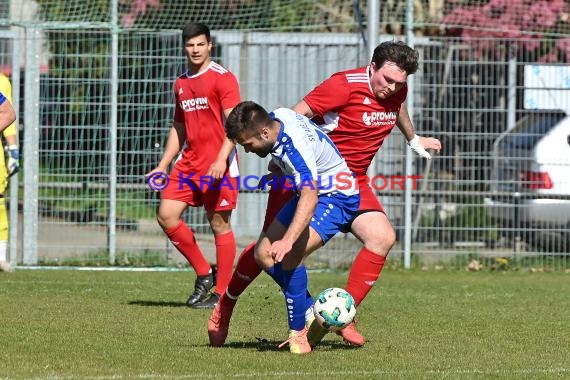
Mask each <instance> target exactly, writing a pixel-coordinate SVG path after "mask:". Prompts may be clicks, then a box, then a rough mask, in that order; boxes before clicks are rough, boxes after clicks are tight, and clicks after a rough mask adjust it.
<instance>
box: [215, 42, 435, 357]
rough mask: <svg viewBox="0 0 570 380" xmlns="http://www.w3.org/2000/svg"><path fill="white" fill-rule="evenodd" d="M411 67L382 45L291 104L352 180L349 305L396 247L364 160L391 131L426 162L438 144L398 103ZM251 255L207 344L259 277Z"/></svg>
mask: <svg viewBox="0 0 570 380" xmlns="http://www.w3.org/2000/svg"><path fill="white" fill-rule="evenodd" d="M417 68H418V53H417V52H416V51H414V50H413V49H412V48H410V47H409V46H407V45H406V44H404V43H402V42H384V43H382V44H380V45H378V46H377V47H376V49H375V50H374V53H373V56H372V60H371V62H370V65H368V66H365V67H360V68H357V69H354V70H347V71H343V72H339V73H336V74H334V75H332V76H331V77H330V78H329V79H327V80H325V81H324V82H322V83H321V84H320V85H318V86H317V87H316V88H315V89H313V90H312V91H311V92H310V93H309V94H307V95H306V96H305V97H304V98H303V100H301V101H300V102H299V103H297V104H296V105H295V106H294V107H293V109H294V110H295V111H296V112H298V113H300V114H303V115H305V116H308V117H313V116H319V117H321V118H322V121H323V125H322V128H323V129H324V130H327V131H328V133H329V137H330V138H331V140H332V141H333V142H334V143H335V145H336V146H337V147H338V149H339V151H340V152H341V154H342V156H343V157H344V158H345V160H346V162H347V164H348V167H349V169H350V170H352V171H353V172H354V173H355V174H356V175H357V177H358V183H359V185H360V197H361V201H360V208H359V212H358V214H357V216H356V218H355V219H354V220H353V221H352V223H351V226H350V232H351V233H352V234H353V235H354V236H356V237H357V238H358V239H359V240H360V241H361V242H362V243H363V245H364V246H363V247H362V249H361V250H360V251H359V252H358V254H357V255H356V258H355V260H354V262H353V264H352V266H351V270H350V274H349V277H348V281H347V284H346V287H345V289H346V290H347V291H348V292H349V293H350V294H351V295H352V296H353V298H354V300H355V302H356V304H357V305H358V304H360V303H361V302H362V301H363V300H364V298H365V297H366V295H367V294H368V293H369V292H370V290H371V289H372V286H373V285H374V283H375V282H376V280H377V279H378V277H379V276H380V272H381V271H382V268H383V266H384V262H385V260H386V256H387V255H388V253H389V251H390V249H391V248H392V246H393V245H394V243H395V242H396V233H395V231H394V229H393V227H392V225H391V224H390V221H389V220H388V217H387V216H386V214H385V212H384V208H383V207H382V205H381V204H380V202H379V201H378V199H377V197H376V195H375V194H374V192H373V190H372V188H371V187H370V184H369V179H368V177H367V176H366V172H367V170H368V167H369V166H370V163H371V162H372V159H373V158H374V156H375V155H376V152H377V151H378V149H380V147H381V146H382V143H383V141H384V139H385V138H386V137H387V136H388V135H389V134H390V133H391V131H392V129H393V128H394V126H397V127H398V129H400V131H401V132H402V133H403V134H404V136H405V137H406V139H407V140H408V144H409V146H410V147H411V148H412V149H413V150H414V151H415V152H416V153H418V154H419V155H420V156H422V157H425V158H428V159H429V158H431V156H430V154H429V153H428V152H427V151H426V149H433V150H435V151H436V152H439V151H440V149H441V143H440V141H439V140H438V139H435V138H425V137H419V136H417V135H416V134H415V132H414V128H413V125H412V122H411V120H410V117H409V115H408V110H407V108H406V105H405V103H404V102H405V99H406V95H407V91H408V88H407V85H406V80H407V77H408V75H411V74H414V73H415V72H416V70H417ZM331 94H334V95H331ZM280 192H282V190H281V189H276V190H273V189H272V190H271V191H270V193H269V199H268V206H267V208H268V213H269V210H271V209H273V208H274V207H279V206H278V204H279V203H280V202H281V199H279V195H280V194H279V193H280ZM252 257H253V250H252V249H251V248H250V247H248V248H246V250H245V251H244V252H243V253H242V254H241V256H240V259H239V260H238V264H237V267H236V269H235V271H234V275H233V276H232V279H231V281H230V284H229V286H228V289H227V291H226V293H225V294H224V296H222V298H221V299H220V302H219V303H218V305H217V306H216V308H215V309H214V311H213V313H212V316H211V317H210V320H209V322H208V334H209V337H210V344H211V345H212V346H221V345H223V344H224V342H225V339H226V337H227V334H228V329H229V323H230V318H231V314H232V311H233V306H234V305H235V302H236V300H237V297H238V296H239V295H240V294H241V293H242V292H243V291H244V290H245V288H246V287H247V286H248V285H249V283H250V282H251V281H252V280H253V279H254V278H255V277H257V275H258V274H259V273H260V269H259V268H256V266H257V264H256V263H255V261H254V260H253V258H252ZM309 322H311V321H309ZM326 333H327V330H324V329H322V328H320V327H319V326H318V324H317V323H315V322H314V321H313V322H312V323H310V328H309V335H308V338H309V342H310V343H311V345H312V346H314V345H315V344H317V343H318V342H320V340H321V339H322V338H323V337H324V335H325V334H326ZM338 334H339V335H341V336H342V337H343V338H344V340H345V341H346V342H348V343H350V344H352V345H354V346H362V345H364V344H365V338H364V337H363V336H362V335H361V334H360V333H359V332H358V331H357V330H356V327H355V324H354V323H352V324H350V325H349V326H348V327H346V328H345V329H343V330H341V331H339V332H338Z"/></svg>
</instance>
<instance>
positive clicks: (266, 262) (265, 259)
mask: <svg viewBox="0 0 570 380" xmlns="http://www.w3.org/2000/svg"><path fill="white" fill-rule="evenodd" d="M254 258H255V262H256V263H257V265H259V267H260V268H261V269H263V270H266V269H269V268H271V267H272V266H273V259H272V258H271V257H270V256H269V253H262V252H261V250H260V249H257V247H256V249H255V252H254Z"/></svg>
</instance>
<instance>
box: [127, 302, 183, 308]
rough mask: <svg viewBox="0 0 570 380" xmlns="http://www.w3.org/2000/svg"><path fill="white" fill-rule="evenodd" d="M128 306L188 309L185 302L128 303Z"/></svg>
mask: <svg viewBox="0 0 570 380" xmlns="http://www.w3.org/2000/svg"><path fill="white" fill-rule="evenodd" d="M129 305H137V306H158V307H188V306H186V303H185V302H175V301H143V300H137V301H129Z"/></svg>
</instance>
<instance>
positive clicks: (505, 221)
mask: <svg viewBox="0 0 570 380" xmlns="http://www.w3.org/2000/svg"><path fill="white" fill-rule="evenodd" d="M491 165H492V169H491V170H492V175H491V178H492V182H491V186H490V189H491V196H490V197H488V198H485V205H486V206H487V211H488V213H489V215H490V216H491V218H492V219H493V220H494V221H495V222H496V223H498V224H499V225H500V226H501V227H502V228H504V229H505V232H507V234H508V235H510V237H513V236H517V235H518V236H519V237H520V238H522V239H523V240H525V241H527V242H528V243H529V244H530V245H531V246H533V247H535V248H538V249H540V250H544V251H549V252H554V253H562V254H569V253H570V232H569V231H570V116H568V115H567V114H566V113H565V112H562V111H544V110H541V111H537V110H534V111H532V112H531V113H529V114H528V115H526V116H524V117H523V118H522V119H520V120H519V121H518V122H517V123H516V125H515V126H514V127H513V128H512V129H510V130H508V131H506V132H504V133H503V134H502V135H500V136H499V137H498V138H497V140H496V141H495V143H494V150H493V152H492V153H491Z"/></svg>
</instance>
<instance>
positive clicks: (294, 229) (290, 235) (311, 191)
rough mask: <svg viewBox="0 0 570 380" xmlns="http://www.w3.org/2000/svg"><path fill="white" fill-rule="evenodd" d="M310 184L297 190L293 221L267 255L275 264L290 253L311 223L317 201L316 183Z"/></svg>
mask: <svg viewBox="0 0 570 380" xmlns="http://www.w3.org/2000/svg"><path fill="white" fill-rule="evenodd" d="M311 183H312V186H309V185H305V186H303V187H301V188H300V189H299V193H300V196H299V203H297V208H296V209H295V214H294V215H293V220H292V221H291V224H289V226H288V227H287V231H286V232H285V235H283V237H282V238H281V240H276V241H275V242H273V244H271V248H270V252H269V253H270V254H271V256H272V257H273V260H274V261H275V262H276V263H280V262H281V261H283V258H284V257H285V255H286V254H288V253H289V252H291V249H292V248H293V244H295V242H296V241H297V239H299V237H300V236H301V234H302V233H303V231H305V229H306V228H307V227H308V226H309V224H310V223H311V218H312V217H313V214H314V213H315V209H316V208H317V202H318V201H319V198H318V195H317V182H316V181H312V182H311Z"/></svg>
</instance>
